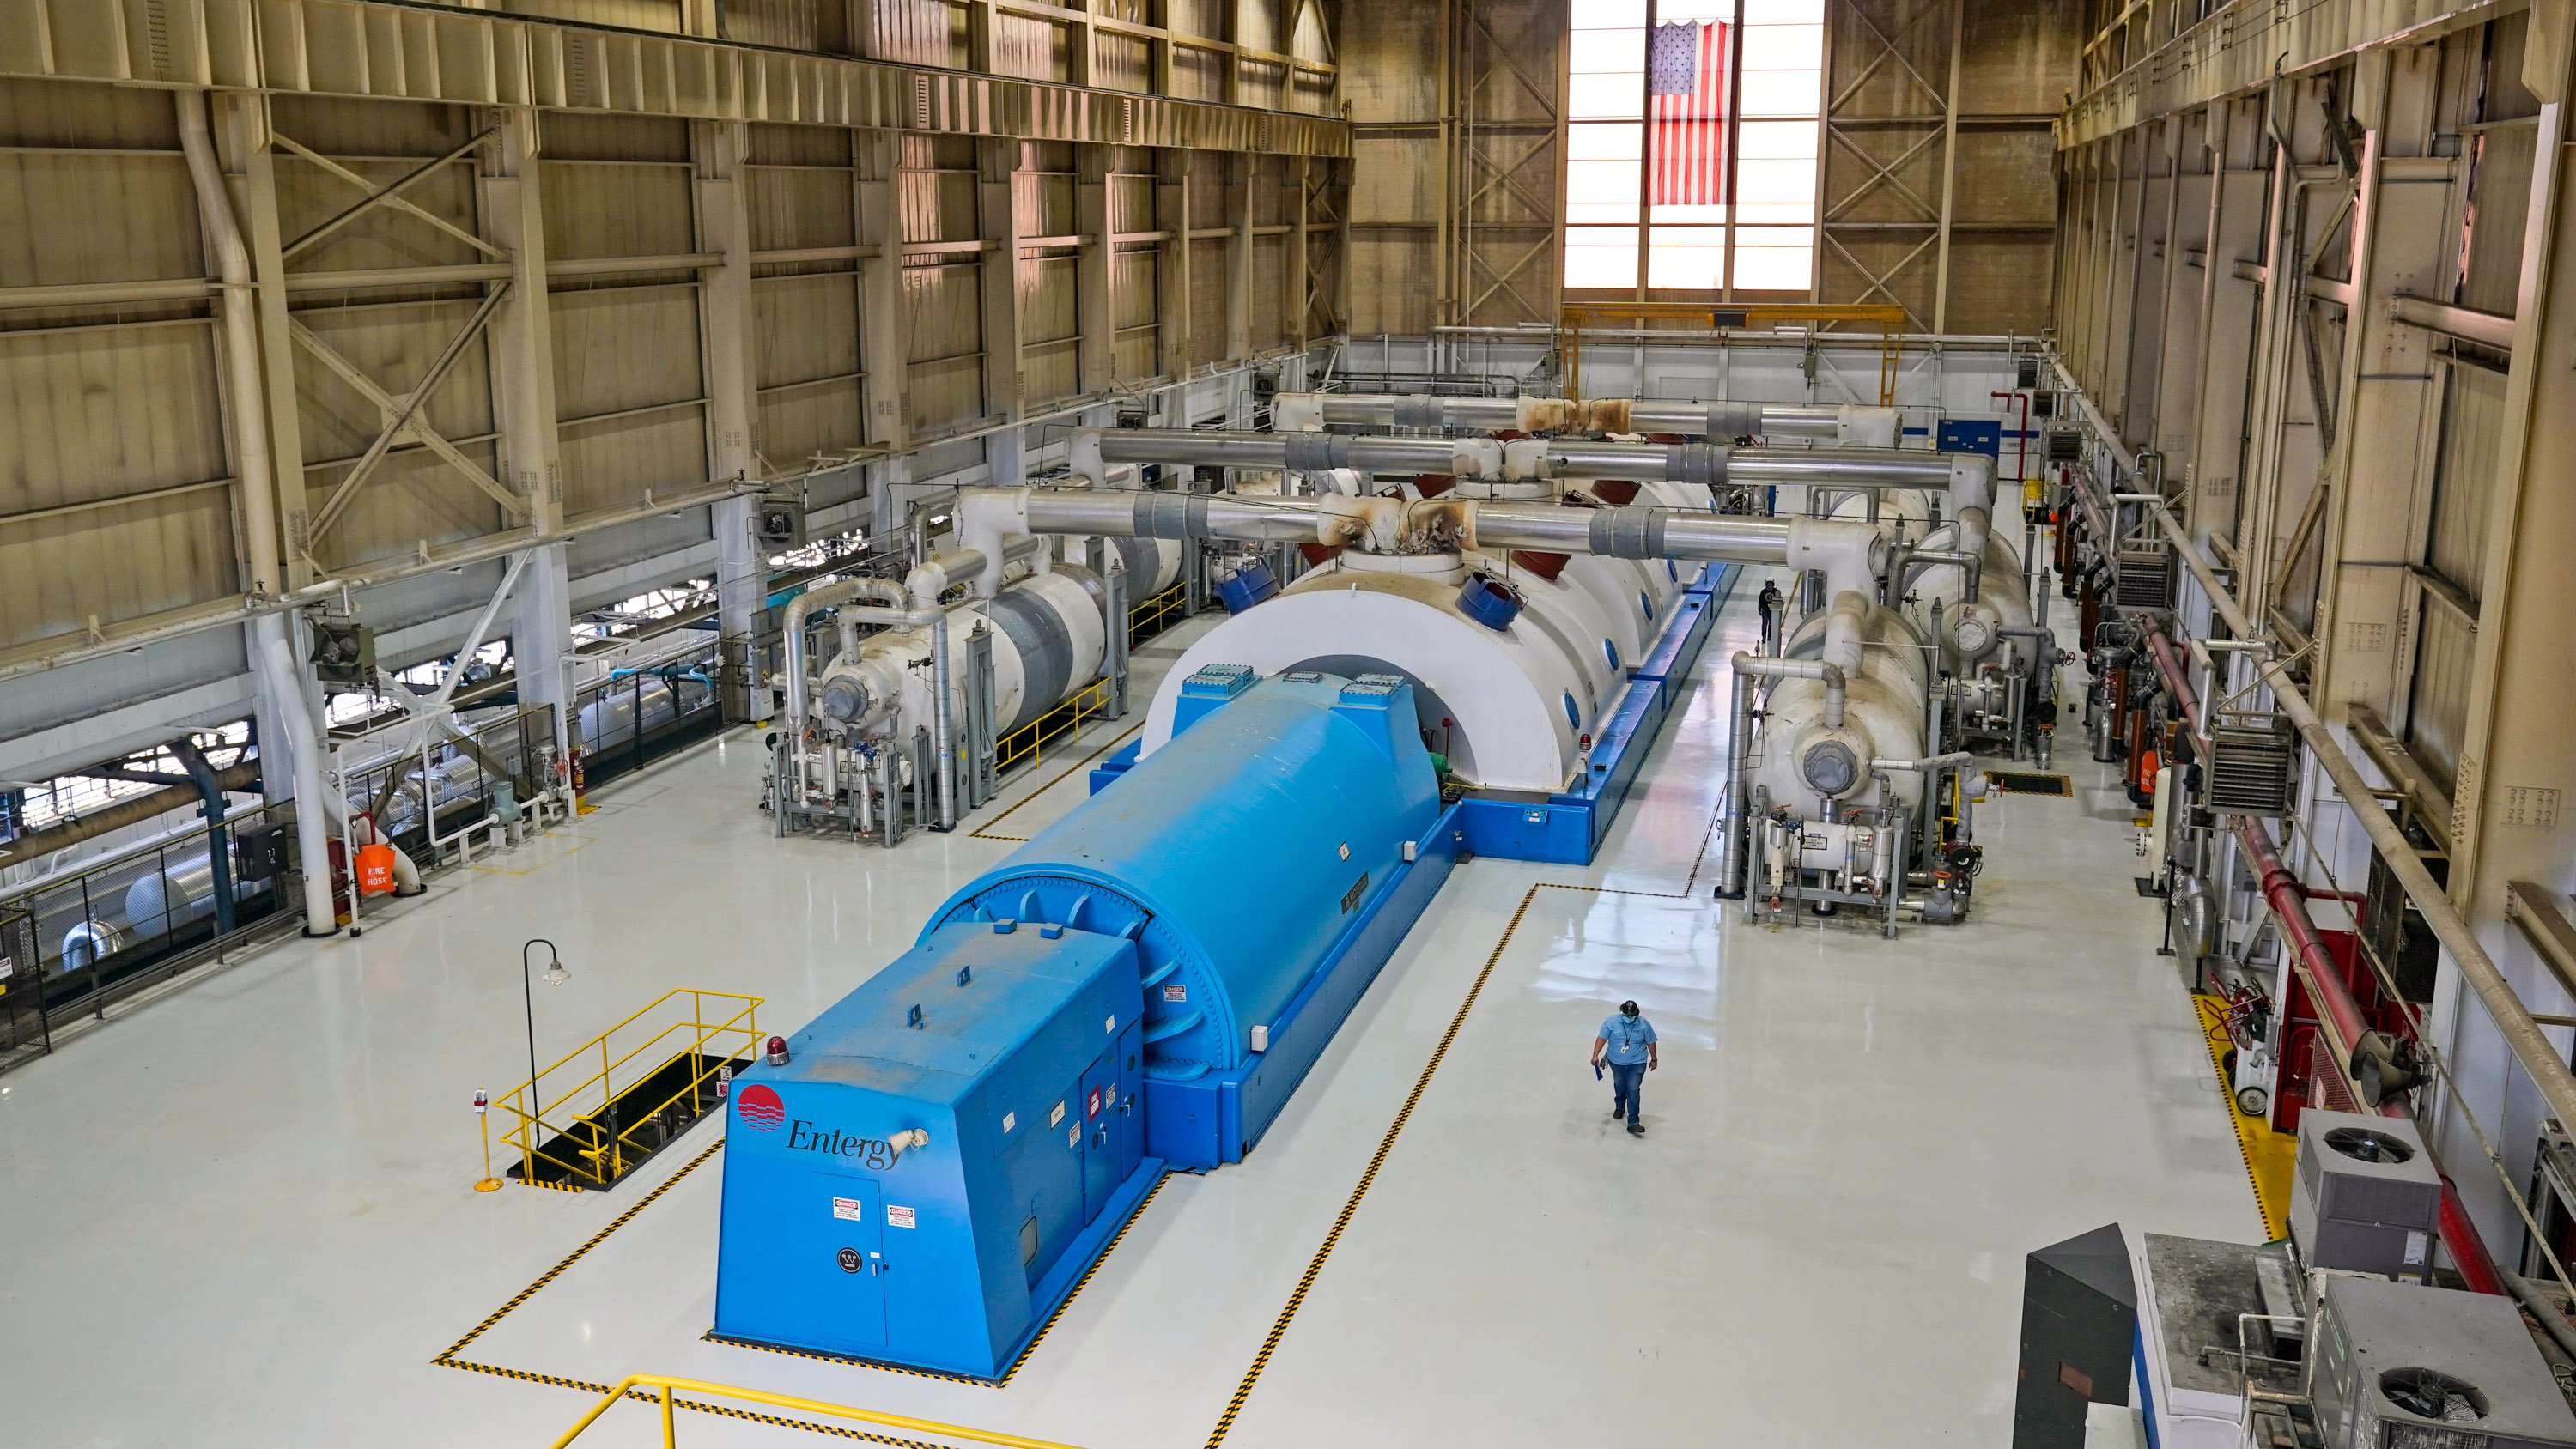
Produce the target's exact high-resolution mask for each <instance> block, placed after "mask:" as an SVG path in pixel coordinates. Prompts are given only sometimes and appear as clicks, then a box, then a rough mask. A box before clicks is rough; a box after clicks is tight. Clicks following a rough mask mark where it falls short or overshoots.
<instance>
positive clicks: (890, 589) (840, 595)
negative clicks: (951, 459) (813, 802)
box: [639, 565, 926, 749]
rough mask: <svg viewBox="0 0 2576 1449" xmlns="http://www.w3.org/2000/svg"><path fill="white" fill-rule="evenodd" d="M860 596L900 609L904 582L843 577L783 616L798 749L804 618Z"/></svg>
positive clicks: (803, 597)
mask: <svg viewBox="0 0 2576 1449" xmlns="http://www.w3.org/2000/svg"><path fill="white" fill-rule="evenodd" d="M925 567H926V565H925ZM916 572H917V571H916ZM861 599H874V600H876V601H877V602H879V603H881V604H884V605H886V606H887V607H889V608H893V609H900V608H901V607H902V606H903V603H904V589H903V585H901V584H895V583H888V582H887V581H885V580H883V579H843V580H841V581H840V582H838V583H832V584H825V585H823V586H822V587H821V588H819V589H807V590H806V591H805V592H803V593H801V594H798V595H797V596H796V597H795V598H792V599H790V600H788V601H787V614H786V617H785V618H784V620H782V627H783V628H784V630H785V632H786V635H787V737H788V739H790V740H791V741H794V742H795V744H796V747H797V748H799V749H802V748H803V747H804V741H805V711H806V703H805V683H806V674H807V668H806V664H805V620H806V618H807V617H808V616H810V615H813V614H816V613H819V612H821V611H822V610H824V609H834V608H838V607H840V606H842V605H844V604H854V603H857V602H858V601H859V600H861ZM639 727H640V724H639Z"/></svg>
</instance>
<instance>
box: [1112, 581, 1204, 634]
mask: <svg viewBox="0 0 2576 1449" xmlns="http://www.w3.org/2000/svg"><path fill="white" fill-rule="evenodd" d="M1188 594H1189V585H1188V584H1186V583H1178V584H1174V585H1172V586H1171V587H1170V588H1168V589H1165V590H1163V591H1162V592H1161V593H1159V594H1156V595H1154V596H1153V597H1151V598H1149V599H1146V600H1145V601H1143V602H1142V603H1139V604H1138V605H1137V606H1136V607H1135V608H1132V609H1130V610H1128V611H1127V632H1128V633H1130V634H1134V633H1135V632H1137V631H1138V630H1140V629H1143V628H1145V627H1146V626H1148V625H1156V626H1159V625H1160V624H1161V623H1162V622H1163V621H1164V620H1165V619H1167V618H1170V617H1171V616H1172V615H1173V614H1174V613H1177V612H1178V611H1179V610H1180V608H1181V605H1182V604H1183V603H1184V602H1186V601H1187V596H1188Z"/></svg>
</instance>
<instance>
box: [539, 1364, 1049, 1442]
mask: <svg viewBox="0 0 2576 1449" xmlns="http://www.w3.org/2000/svg"><path fill="white" fill-rule="evenodd" d="M682 1391H686V1392H688V1393H692V1394H702V1395H704V1396H705V1397H706V1398H708V1399H710V1400H714V1399H731V1400H733V1401H734V1402H736V1403H743V1404H758V1405H761V1406H762V1407H764V1408H770V1409H785V1410H788V1411H789V1412H791V1413H798V1414H816V1415H820V1416H822V1417H823V1418H827V1419H848V1420H851V1421H853V1422H855V1423H860V1424H874V1425H876V1426H877V1427H879V1428H883V1429H900V1430H902V1431H904V1432H905V1433H908V1434H928V1435H931V1436H934V1437H936V1438H942V1439H960V1440H964V1441H966V1442H967V1443H970V1444H999V1445H1002V1446H1003V1449H1073V1446H1072V1445H1070V1444H1062V1443H1058V1442H1057V1441H1055V1440H1053V1439H1030V1438H1026V1437H1024V1436H1022V1435H1018V1434H1004V1433H1001V1432H999V1431H997V1430H993V1429H971V1428H968V1427H966V1426H965V1425H963V1424H943V1423H940V1422H939V1421H938V1420H936V1419H915V1418H912V1417H910V1416H908V1415H904V1414H888V1413H885V1412H883V1411H881V1410H877V1409H860V1408H853V1407H851V1406H850V1405H848V1404H826V1403H823V1402H821V1401H820V1400H816V1399H800V1398H797V1397H795V1396H794V1395H792V1394H773V1393H769V1392H766V1391H765V1390H761V1389H742V1388H735V1387H733V1386H732V1385H730V1384H711V1383H708V1382H706V1381H705V1380H704V1379H683V1378H674V1377H672V1376H671V1375H669V1374H628V1375H627V1376H626V1377H624V1378H622V1379H619V1380H618V1381H617V1387H615V1388H613V1389H610V1390H609V1391H608V1396H607V1397H606V1398H603V1399H601V1400H600V1401H599V1402H598V1403H596V1404H593V1405H592V1406H591V1409H590V1412H589V1413H587V1414H584V1415H582V1416H581V1422H579V1423H577V1424H575V1425H573V1426H572V1427H571V1428H569V1429H566V1430H565V1431H564V1433H563V1437H562V1438H560V1439H557V1440H556V1441H555V1442H554V1444H553V1446H552V1449H564V1446H565V1445H568V1444H570V1443H571V1442H572V1441H573V1440H575V1439H578V1438H580V1437H581V1435H582V1431H583V1430H585V1429H588V1428H589V1427H590V1426H591V1425H593V1424H595V1423H597V1422H599V1416H600V1415H602V1414H605V1413H607V1412H608V1411H609V1410H610V1409H612V1408H614V1407H616V1406H617V1404H618V1402H619V1401H620V1400H622V1399H633V1400H635V1401H637V1402H638V1403H645V1404H654V1405H658V1406H659V1407H660V1408H661V1411H662V1446H663V1449H677V1446H678V1444H679V1442H680V1441H679V1431H678V1425H677V1424H676V1423H675V1422H674V1419H673V1411H674V1410H676V1409H696V1410H699V1411H700V1412H702V1413H712V1414H722V1415H724V1416H726V1417H728V1418H735V1417H740V1416H741V1415H740V1413H739V1411H737V1410H732V1409H726V1408H723V1407H720V1406H718V1405H716V1404H714V1403H695V1402H692V1401H690V1400H688V1399H683V1398H681V1397H679V1395H680V1393H681V1392H682ZM789 1423H790V1427H800V1426H796V1425H794V1424H793V1421H789ZM802 1427H811V1426H802ZM825 1432H828V1433H840V1432H843V1431H840V1430H826V1431H825ZM867 1437H874V1436H867Z"/></svg>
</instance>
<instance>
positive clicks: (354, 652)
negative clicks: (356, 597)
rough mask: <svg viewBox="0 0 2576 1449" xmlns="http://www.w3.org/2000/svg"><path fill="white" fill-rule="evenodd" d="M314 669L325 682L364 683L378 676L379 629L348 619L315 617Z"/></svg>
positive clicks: (315, 673) (316, 674) (317, 676)
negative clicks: (377, 631)
mask: <svg viewBox="0 0 2576 1449" xmlns="http://www.w3.org/2000/svg"><path fill="white" fill-rule="evenodd" d="M313 673H314V675H315V677H316V678H319V679H320V680H321V681H322V682H323V683H324V684H365V683H367V682H368V681H369V680H371V679H373V678H375V676H376V631H375V630H373V629H370V628H368V627H367V626H366V625H364V624H360V623H356V622H354V621H352V620H348V619H316V620H314V621H313Z"/></svg>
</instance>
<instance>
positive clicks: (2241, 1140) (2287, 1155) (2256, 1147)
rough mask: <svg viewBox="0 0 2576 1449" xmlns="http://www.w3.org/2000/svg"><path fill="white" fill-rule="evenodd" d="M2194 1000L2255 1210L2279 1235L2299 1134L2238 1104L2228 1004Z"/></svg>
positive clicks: (2266, 1229)
mask: <svg viewBox="0 0 2576 1449" xmlns="http://www.w3.org/2000/svg"><path fill="white" fill-rule="evenodd" d="M2191 1002H2192V1005H2193V1006H2194V1007H2195V1008H2197V1009H2198V1010H2199V1013H2200V1035H2201V1045H2203V1046H2205V1047H2207V1048H2208V1049H2209V1069H2210V1070H2211V1071H2212V1072H2214V1073H2216V1074H2217V1076H2218V1101H2219V1106H2220V1110H2222V1111H2224V1112H2226V1113H2227V1116H2228V1120H2229V1122H2230V1124H2231V1125H2233V1126H2234V1127H2235V1129H2236V1150H2237V1153H2238V1154H2239V1155H2240V1156H2242V1157H2243V1158H2244V1160H2245V1180H2246V1181H2247V1182H2248V1183H2250V1184H2252V1185H2253V1188H2254V1210H2255V1211H2256V1212H2259V1213H2261V1214H2262V1215H2263V1236H2264V1238H2265V1239H2266V1240H2267V1241H2275V1242H2277V1241H2278V1240H2280V1239H2282V1238H2285V1237H2288V1236H2289V1234H2290V1172H2291V1168H2292V1159H2293V1158H2294V1157H2296V1156H2297V1153H2298V1146H2299V1139H2298V1136H2297V1135H2296V1134H2295V1133H2289V1132H2275V1131H2273V1130H2272V1127H2271V1124H2270V1123H2269V1122H2267V1121H2266V1120H2265V1119H2263V1118H2261V1117H2248V1116H2246V1115H2245V1114H2244V1113H2242V1112H2240V1111H2238V1110H2236V1096H2235V1092H2234V1090H2233V1089H2232V1088H2231V1087H2230V1086H2229V1085H2228V1081H2227V1067H2226V1059H2227V1058H2226V1053H2227V1049H2228V1048H2229V1047H2231V1046H2233V1045H2235V1043H2234V1042H2233V1041H2231V1040H2230V1039H2229V1038H2228V1035H2227V1028H2226V1026H2225V1025H2224V1024H2223V1023H2224V1022H2225V1020H2226V1014H2227V1007H2226V1005H2225V1003H2223V1002H2221V1001H2220V1000H2219V999H2218V998H2217V997H2215V996H2199V995H2195V996H2193V997H2192V999H2191Z"/></svg>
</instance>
